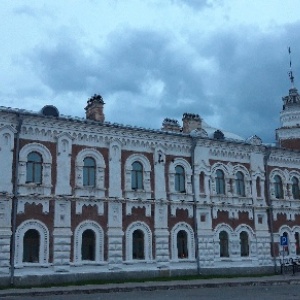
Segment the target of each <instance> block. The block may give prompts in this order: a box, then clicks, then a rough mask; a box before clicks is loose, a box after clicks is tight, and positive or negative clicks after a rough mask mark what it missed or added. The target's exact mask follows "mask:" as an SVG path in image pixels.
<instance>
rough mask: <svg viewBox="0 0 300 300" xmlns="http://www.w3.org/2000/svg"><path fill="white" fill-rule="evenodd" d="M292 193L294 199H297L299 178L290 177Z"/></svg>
mask: <svg viewBox="0 0 300 300" xmlns="http://www.w3.org/2000/svg"><path fill="white" fill-rule="evenodd" d="M292 193H293V197H294V199H299V180H298V178H296V177H293V178H292Z"/></svg>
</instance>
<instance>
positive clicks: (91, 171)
mask: <svg viewBox="0 0 300 300" xmlns="http://www.w3.org/2000/svg"><path fill="white" fill-rule="evenodd" d="M95 185H96V162H95V160H94V159H93V158H91V157H86V158H85V159H84V160H83V186H95Z"/></svg>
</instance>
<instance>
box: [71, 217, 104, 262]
mask: <svg viewBox="0 0 300 300" xmlns="http://www.w3.org/2000/svg"><path fill="white" fill-rule="evenodd" d="M88 229H90V230H92V231H93V232H94V233H95V239H96V240H95V246H96V249H95V261H86V260H82V259H81V246H82V234H83V232H84V231H85V230H88ZM103 244H104V233H103V229H102V227H101V226H100V225H99V224H98V223H96V222H94V221H91V220H86V221H84V222H81V223H80V224H79V225H78V226H77V227H76V229H75V232H74V264H78V265H83V264H97V263H101V262H103V261H104V258H103V257H104V250H103V249H104V245H103Z"/></svg>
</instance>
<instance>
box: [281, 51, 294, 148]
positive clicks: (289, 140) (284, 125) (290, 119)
mask: <svg viewBox="0 0 300 300" xmlns="http://www.w3.org/2000/svg"><path fill="white" fill-rule="evenodd" d="M288 50H289V55H290V71H289V77H290V81H291V88H290V90H289V94H288V96H285V97H283V98H282V101H283V106H282V111H281V113H280V123H281V127H280V128H278V129H276V141H277V143H278V146H280V147H283V148H289V149H297V150H300V95H299V93H298V90H297V89H296V88H295V86H294V76H293V71H292V61H291V49H290V48H288Z"/></svg>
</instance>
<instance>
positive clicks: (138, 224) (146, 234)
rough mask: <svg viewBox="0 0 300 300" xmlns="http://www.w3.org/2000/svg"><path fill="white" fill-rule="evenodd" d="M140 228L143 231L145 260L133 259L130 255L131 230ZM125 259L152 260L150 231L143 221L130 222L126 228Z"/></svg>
mask: <svg viewBox="0 0 300 300" xmlns="http://www.w3.org/2000/svg"><path fill="white" fill-rule="evenodd" d="M135 230H141V231H142V232H143V233H144V251H145V253H144V255H145V260H140V259H137V260H135V259H133V257H132V242H133V238H132V237H133V232H134V231H135ZM126 260H127V261H129V262H143V261H145V262H151V261H152V232H151V230H150V228H149V226H148V225H147V224H145V223H144V222H134V223H131V224H130V225H129V226H128V228H127V230H126Z"/></svg>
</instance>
